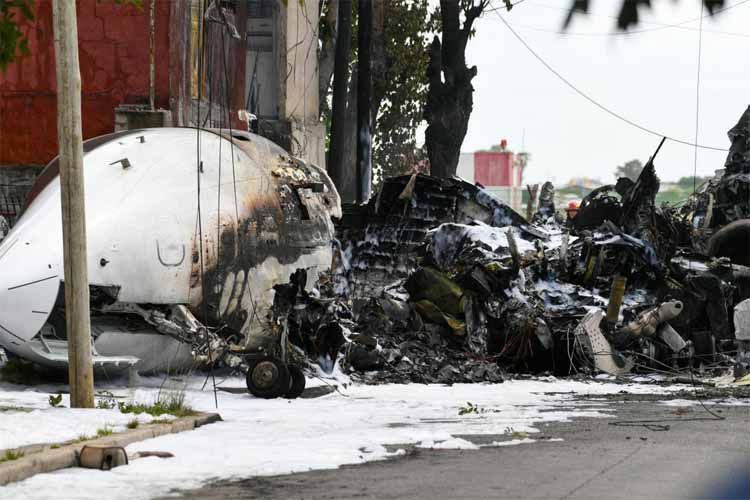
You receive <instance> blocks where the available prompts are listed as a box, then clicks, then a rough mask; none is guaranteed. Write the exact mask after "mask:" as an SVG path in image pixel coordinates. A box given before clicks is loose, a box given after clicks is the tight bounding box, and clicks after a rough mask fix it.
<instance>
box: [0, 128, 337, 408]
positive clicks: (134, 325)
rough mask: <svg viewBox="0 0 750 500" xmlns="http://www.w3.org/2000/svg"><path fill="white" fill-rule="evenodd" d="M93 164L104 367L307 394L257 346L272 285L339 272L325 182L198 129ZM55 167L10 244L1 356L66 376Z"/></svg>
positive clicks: (95, 149)
mask: <svg viewBox="0 0 750 500" xmlns="http://www.w3.org/2000/svg"><path fill="white" fill-rule="evenodd" d="M83 161H84V173H85V179H86V186H85V195H86V209H87V221H86V224H87V228H88V259H89V263H88V269H89V283H90V292H91V311H92V317H91V323H92V337H93V360H94V366H95V368H96V369H97V370H99V371H100V372H105V373H106V372H107V371H109V372H114V371H117V370H123V369H125V368H128V367H134V368H135V369H137V370H139V371H141V372H153V371H162V370H178V369H184V368H187V367H190V366H194V365H196V364H198V365H206V364H209V363H215V362H218V361H221V362H222V363H225V364H229V365H230V366H234V367H240V368H243V369H245V370H248V368H252V367H257V366H260V368H258V369H255V370H250V372H251V373H250V375H248V380H249V382H252V377H253V376H254V377H255V381H256V382H257V383H258V384H259V386H263V383H264V380H265V379H268V378H269V377H270V378H273V379H274V380H276V379H277V378H278V376H279V374H278V373H277V372H278V371H279V370H283V373H282V375H283V378H284V379H285V382H284V383H285V384H286V385H287V388H289V389H290V390H291V387H290V382H289V380H290V379H292V380H293V381H294V382H295V383H296V384H297V386H295V388H294V390H295V392H301V389H300V388H299V387H298V385H299V384H300V383H301V384H304V376H302V374H301V371H300V370H299V369H298V368H294V367H289V368H287V367H286V366H284V365H285V364H279V363H268V362H267V359H266V356H263V355H258V353H259V352H260V353H263V352H265V351H259V350H258V348H259V347H262V346H263V345H266V346H267V344H268V341H267V340H264V339H263V335H264V333H266V332H267V328H266V322H265V320H264V318H265V317H266V316H267V314H268V309H269V306H270V304H271V300H272V286H273V285H274V284H276V283H279V282H283V281H286V280H287V279H288V278H289V276H290V275H291V273H292V272H293V271H295V270H296V269H298V268H304V269H307V270H308V271H309V272H310V273H311V276H312V275H316V273H317V272H319V271H322V270H325V269H328V268H329V267H330V264H331V255H332V251H331V241H332V239H333V238H334V226H333V221H332V217H334V218H335V217H339V216H340V215H341V206H340V200H339V196H338V194H337V192H336V190H335V188H334V187H333V185H332V183H331V181H330V179H329V178H328V176H327V175H326V173H325V171H324V170H322V169H320V168H318V167H316V166H314V165H310V164H308V163H305V162H303V161H301V160H298V159H295V158H292V157H291V156H290V155H289V154H287V153H286V152H285V151H284V150H282V149H281V148H280V147H278V146H277V145H275V144H273V143H271V142H269V141H268V140H266V139H264V138H262V137H259V136H256V135H252V134H248V133H243V132H238V131H231V132H230V131H225V130H197V129H189V128H179V129H170V128H163V129H148V130H138V131H129V132H124V133H116V134H112V135H107V136H103V137H99V138H96V139H92V140H89V141H86V142H85V144H84V160H83ZM58 167H59V164H58V160H57V159H55V160H53V161H52V162H51V163H50V164H49V165H47V167H46V168H45V170H44V171H43V172H42V174H41V175H40V177H39V179H38V180H37V182H36V184H35V185H34V187H33V188H32V191H31V192H30V194H29V197H28V200H27V204H26V207H25V210H24V213H23V215H22V216H21V218H20V219H19V220H18V222H17V224H16V225H15V227H13V229H12V231H11V232H10V233H9V234H8V235H7V237H6V238H5V239H4V240H3V241H2V243H1V244H0V283H1V285H0V345H2V347H4V348H5V349H6V350H7V351H8V352H9V353H11V354H13V355H17V356H20V357H22V358H25V359H28V360H30V361H33V362H35V363H38V364H40V365H46V366H50V367H58V368H63V367H65V366H66V365H67V337H66V331H65V311H64V309H65V304H64V294H63V293H62V290H63V281H64V279H65V277H64V272H63V260H62V258H63V256H62V224H61V208H60V180H59V176H58ZM196 188H197V189H196ZM282 357H283V356H282ZM289 371H291V372H292V373H291V374H290V373H289ZM253 373H254V375H253ZM300 379H301V382H300ZM302 387H303V388H304V385H303V386H302ZM274 390H276V391H279V389H278V388H275V389H274ZM260 392H261V393H262V390H261V391H260ZM285 392H287V391H286V388H285V389H284V390H281V393H285ZM276 395H280V394H276Z"/></svg>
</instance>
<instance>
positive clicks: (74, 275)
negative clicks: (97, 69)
mask: <svg viewBox="0 0 750 500" xmlns="http://www.w3.org/2000/svg"><path fill="white" fill-rule="evenodd" d="M53 18H54V30H55V64H56V73H57V138H58V141H59V144H60V198H61V202H62V223H63V258H64V263H65V326H66V329H67V335H68V365H69V370H68V373H69V376H70V406H71V408H93V407H94V372H93V365H92V360H91V324H90V316H89V283H88V281H89V279H88V270H87V267H86V262H87V256H86V216H85V205H84V192H83V140H82V139H83V134H82V132H81V74H80V69H79V66H78V26H77V22H76V3H75V2H72V1H69V0H55V2H54V7H53Z"/></svg>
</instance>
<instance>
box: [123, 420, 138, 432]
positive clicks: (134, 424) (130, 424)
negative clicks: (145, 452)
mask: <svg viewBox="0 0 750 500" xmlns="http://www.w3.org/2000/svg"><path fill="white" fill-rule="evenodd" d="M138 425H139V424H138V419H137V418H134V419H133V420H131V421H130V422H128V425H127V426H126V427H127V428H128V429H137V428H138Z"/></svg>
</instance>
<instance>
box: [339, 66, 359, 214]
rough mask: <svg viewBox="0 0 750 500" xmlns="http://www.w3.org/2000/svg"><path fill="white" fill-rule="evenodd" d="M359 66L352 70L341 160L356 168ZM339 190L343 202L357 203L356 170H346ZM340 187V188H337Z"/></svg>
mask: <svg viewBox="0 0 750 500" xmlns="http://www.w3.org/2000/svg"><path fill="white" fill-rule="evenodd" d="M357 76H358V71H357V65H354V67H353V68H352V78H351V80H350V81H349V89H348V93H347V98H346V115H345V118H344V123H345V127H344V128H345V129H346V131H345V133H344V145H343V151H342V152H341V158H342V161H343V163H344V165H351V166H352V167H354V165H356V163H357V81H358V78H357ZM343 174H344V175H343V177H342V179H341V187H339V188H338V190H339V196H341V201H342V202H345V203H354V202H355V201H357V175H356V174H357V171H356V169H355V168H345V169H344V172H343ZM337 187H338V186H337Z"/></svg>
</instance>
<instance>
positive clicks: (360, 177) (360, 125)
mask: <svg viewBox="0 0 750 500" xmlns="http://www.w3.org/2000/svg"><path fill="white" fill-rule="evenodd" d="M357 13H358V14H359V19H358V22H359V26H358V33H357V37H358V47H357V58H358V61H357V68H358V69H359V74H358V75H357V78H358V80H357V202H358V203H364V202H366V201H367V200H368V199H369V198H370V190H371V188H372V111H371V109H372V63H371V61H372V57H371V52H372V51H371V40H372V0H359V3H358V5H357Z"/></svg>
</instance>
